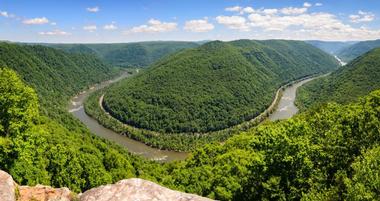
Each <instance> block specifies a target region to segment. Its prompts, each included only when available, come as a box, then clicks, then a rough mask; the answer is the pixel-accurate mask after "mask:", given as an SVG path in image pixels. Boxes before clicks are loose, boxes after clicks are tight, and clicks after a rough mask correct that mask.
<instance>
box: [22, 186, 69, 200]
mask: <svg viewBox="0 0 380 201" xmlns="http://www.w3.org/2000/svg"><path fill="white" fill-rule="evenodd" d="M75 198H76V196H75V195H74V194H73V193H72V192H71V191H70V190H69V189H68V188H52V187H50V186H42V185H37V186H34V187H30V186H20V187H19V198H18V199H17V201H30V200H38V201H40V200H41V201H45V200H48V201H53V200H54V201H72V200H74V199H75Z"/></svg>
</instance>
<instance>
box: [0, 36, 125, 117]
mask: <svg viewBox="0 0 380 201" xmlns="http://www.w3.org/2000/svg"><path fill="white" fill-rule="evenodd" d="M0 66H2V67H8V68H11V69H13V70H15V71H16V72H17V73H18V74H19V75H20V77H21V78H22V79H23V80H24V81H25V82H27V83H28V84H29V85H30V86H32V87H33V88H35V89H36V91H37V94H38V97H39V99H40V101H41V105H42V107H41V110H42V112H43V114H45V115H46V114H47V115H48V116H50V117H54V118H56V119H61V120H62V121H65V118H67V117H62V113H63V111H65V110H66V105H67V102H68V100H69V97H70V96H73V95H75V94H76V93H78V92H79V91H80V90H83V89H84V88H86V87H88V86H89V85H90V84H94V83H97V82H100V81H103V80H105V79H107V78H110V77H111V76H114V75H116V73H117V72H118V70H117V69H116V68H114V67H112V66H110V65H107V64H104V63H103V62H102V61H100V60H99V59H97V58H96V57H94V56H92V55H86V54H72V53H66V52H64V51H61V50H56V49H53V48H49V47H44V46H39V45H35V46H34V45H33V46H30V45H20V44H12V43H0Z"/></svg>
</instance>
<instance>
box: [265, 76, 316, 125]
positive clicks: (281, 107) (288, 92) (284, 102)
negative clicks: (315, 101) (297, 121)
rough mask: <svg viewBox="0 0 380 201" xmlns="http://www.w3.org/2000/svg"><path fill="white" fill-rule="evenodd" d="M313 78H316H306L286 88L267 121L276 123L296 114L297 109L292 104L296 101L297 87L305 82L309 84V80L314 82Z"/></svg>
mask: <svg viewBox="0 0 380 201" xmlns="http://www.w3.org/2000/svg"><path fill="white" fill-rule="evenodd" d="M315 78H316V77H312V78H308V79H305V80H302V81H300V82H297V83H295V84H292V85H290V86H288V87H286V88H285V90H284V91H283V92H282V96H281V99H280V101H279V102H278V105H277V107H276V109H275V110H274V112H273V113H272V114H270V115H269V117H268V118H269V120H271V121H276V120H280V119H289V118H290V117H292V116H293V115H295V114H297V112H298V108H297V106H296V105H295V104H294V102H295V100H296V94H297V89H298V87H300V86H302V85H303V84H305V83H307V82H310V81H311V80H314V79H315Z"/></svg>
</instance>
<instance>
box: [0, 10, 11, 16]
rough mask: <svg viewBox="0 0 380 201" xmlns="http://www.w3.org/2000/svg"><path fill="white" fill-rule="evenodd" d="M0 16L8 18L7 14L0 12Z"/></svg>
mask: <svg viewBox="0 0 380 201" xmlns="http://www.w3.org/2000/svg"><path fill="white" fill-rule="evenodd" d="M0 16H3V17H9V14H8V12H6V11H0Z"/></svg>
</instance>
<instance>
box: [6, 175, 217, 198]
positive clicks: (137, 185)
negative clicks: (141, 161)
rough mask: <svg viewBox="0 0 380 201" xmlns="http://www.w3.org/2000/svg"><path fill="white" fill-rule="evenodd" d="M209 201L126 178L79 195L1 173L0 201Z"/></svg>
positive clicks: (147, 182)
mask: <svg viewBox="0 0 380 201" xmlns="http://www.w3.org/2000/svg"><path fill="white" fill-rule="evenodd" d="M16 200H17V201H30V200H33V201H74V200H75V201H79V200H80V201H151V200H153V201H161V200H162V201H210V199H208V198H203V197H200V196H197V195H193V194H188V193H182V192H179V191H174V190H170V189H168V188H165V187H162V186H160V185H158V184H155V183H153V182H150V181H146V180H143V179H125V180H121V181H119V182H117V183H116V184H109V185H105V186H100V187H97V188H93V189H90V190H88V191H86V192H84V193H83V194H82V195H80V196H77V195H76V194H75V193H73V192H71V191H70V190H69V189H68V188H52V187H50V186H43V185H37V186H33V187H30V186H18V185H17V184H16V183H15V182H14V181H13V179H12V176H10V175H9V174H8V173H6V172H4V171H1V170H0V201H16Z"/></svg>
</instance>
